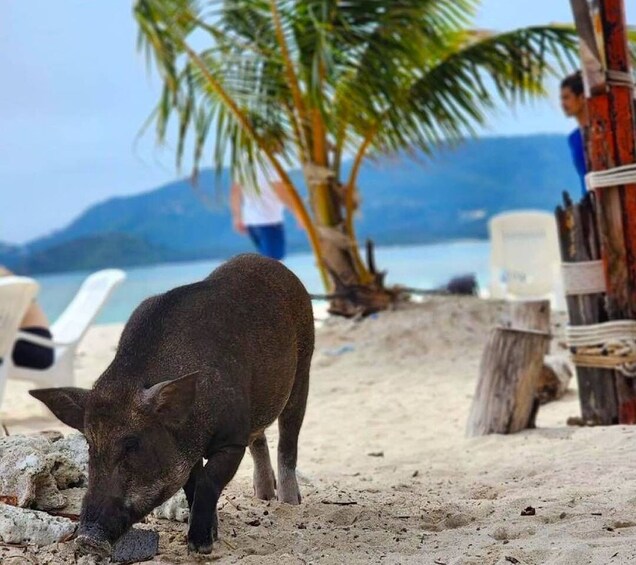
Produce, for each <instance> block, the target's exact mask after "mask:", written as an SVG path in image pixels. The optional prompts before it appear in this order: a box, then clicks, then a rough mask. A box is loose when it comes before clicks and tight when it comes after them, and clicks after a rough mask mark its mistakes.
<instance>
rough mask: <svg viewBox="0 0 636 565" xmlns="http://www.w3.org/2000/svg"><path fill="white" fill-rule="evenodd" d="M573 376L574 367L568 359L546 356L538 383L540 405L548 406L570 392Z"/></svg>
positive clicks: (558, 356) (559, 356)
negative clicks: (569, 387)
mask: <svg viewBox="0 0 636 565" xmlns="http://www.w3.org/2000/svg"><path fill="white" fill-rule="evenodd" d="M573 376H574V366H573V365H572V364H571V362H570V360H569V359H568V358H567V357H564V356H562V355H548V356H546V357H545V359H544V361H543V368H542V369H541V374H540V375H539V382H538V383H537V400H538V401H539V404H547V403H548V402H552V401H553V400H559V399H560V398H562V397H563V395H564V394H565V393H566V391H567V390H568V386H569V385H570V381H571V380H572V377H573Z"/></svg>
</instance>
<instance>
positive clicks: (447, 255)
mask: <svg viewBox="0 0 636 565" xmlns="http://www.w3.org/2000/svg"><path fill="white" fill-rule="evenodd" d="M489 252H490V248H489V244H488V243H487V242H456V243H444V244H436V245H419V246H408V247H380V248H378V249H377V253H376V255H377V264H378V268H379V269H382V270H387V271H388V273H389V274H388V277H387V281H388V283H389V284H392V283H399V284H403V285H406V286H409V287H414V288H434V287H436V286H439V285H442V284H444V283H445V282H447V281H448V280H449V279H450V278H451V277H453V276H456V275H461V274H467V273H474V274H476V275H477V278H478V280H479V284H480V286H481V287H482V288H485V285H486V283H487V282H488V263H489ZM220 263H221V261H199V262H196V263H178V264H165V265H155V266H152V267H140V268H131V269H127V275H128V278H127V279H126V281H125V282H124V283H123V284H122V285H121V286H120V287H119V289H117V291H116V292H115V294H114V295H113V296H112V298H111V299H110V301H109V302H108V303H107V304H106V306H105V308H104V310H102V313H101V314H100V316H99V318H98V319H97V323H102V324H107V323H117V322H125V321H126V320H127V319H128V316H130V313H131V312H132V311H133V310H134V309H135V308H136V307H137V305H138V304H139V303H140V302H141V301H142V300H143V299H144V298H146V297H148V296H151V295H153V294H157V293H160V292H164V291H166V290H169V289H171V288H174V287H175V286H179V285H182V284H187V283H190V282H193V281H196V280H199V279H202V278H203V277H205V276H206V275H208V274H209V273H210V272H211V271H212V270H213V269H214V268H215V267H217V266H218V265H219V264H220ZM285 264H286V265H287V266H288V267H289V268H290V269H292V270H293V271H294V272H295V273H296V274H297V275H298V276H299V277H300V278H301V279H302V281H303V282H304V283H305V286H306V287H307V289H308V290H309V291H310V292H314V293H320V292H323V289H322V287H321V283H320V279H319V276H318V273H317V271H316V268H315V266H314V259H313V257H312V256H311V255H309V254H299V255H290V256H289V257H288V259H287V260H286V261H285ZM86 275H87V273H65V274H59V275H48V276H41V277H37V279H38V282H39V283H40V285H41V291H40V296H39V300H40V302H41V304H42V306H43V307H44V310H45V311H46V313H47V314H48V315H49V317H50V318H51V319H52V320H55V318H56V317H57V316H59V314H60V313H61V312H62V311H63V310H64V308H65V307H66V305H67V304H68V303H69V301H70V300H71V299H72V298H73V295H74V294H75V292H77V289H78V288H79V286H80V284H81V282H82V280H83V279H84V278H85V277H86Z"/></svg>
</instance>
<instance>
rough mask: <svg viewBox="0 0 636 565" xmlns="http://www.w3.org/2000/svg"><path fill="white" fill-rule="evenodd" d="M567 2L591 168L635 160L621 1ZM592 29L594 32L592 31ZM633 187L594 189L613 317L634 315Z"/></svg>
mask: <svg viewBox="0 0 636 565" xmlns="http://www.w3.org/2000/svg"><path fill="white" fill-rule="evenodd" d="M571 3H572V7H573V11H574V15H575V21H576V26H577V30H578V32H579V35H580V36H581V44H582V48H581V51H582V54H583V63H584V64H583V74H584V76H585V79H586V84H587V86H588V88H587V90H588V93H587V95H588V100H587V103H588V114H589V127H588V131H587V136H586V137H587V148H586V149H587V156H588V161H589V164H590V167H591V170H592V171H604V170H607V169H610V168H613V167H618V166H620V165H628V164H632V163H634V162H636V138H635V132H634V103H633V88H632V87H631V86H630V85H629V84H628V83H626V82H625V81H617V80H615V79H613V78H612V77H611V74H612V73H615V72H619V73H626V74H629V73H631V66H630V55H629V48H628V42H627V24H626V18H625V6H624V4H623V0H593V1H592V4H591V5H592V12H590V10H589V8H590V4H589V3H588V0H571ZM586 8H587V12H586ZM590 22H591V23H592V25H590ZM590 30H594V31H595V33H594V35H591V33H590ZM599 69H600V71H601V72H599ZM608 73H610V74H608ZM623 76H626V75H623ZM635 190H636V187H635V186H628V187H625V186H617V187H608V188H602V189H597V190H596V198H597V204H598V205H597V218H598V224H599V232H600V240H601V250H602V257H603V262H604V268H605V278H606V282H607V309H608V314H609V318H610V319H611V320H622V319H634V318H635V317H636V192H635ZM614 378H615V382H616V390H617V397H618V416H619V422H620V423H623V424H635V423H636V379H630V378H626V377H623V376H621V375H619V374H616V375H615V377H614Z"/></svg>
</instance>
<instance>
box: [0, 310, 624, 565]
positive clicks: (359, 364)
mask: <svg viewBox="0 0 636 565" xmlns="http://www.w3.org/2000/svg"><path fill="white" fill-rule="evenodd" d="M500 315H501V307H500V306H498V305H496V304H492V303H491V304H488V303H485V302H481V301H478V300H474V299H448V298H447V299H435V300H431V301H429V302H426V303H424V304H422V305H418V306H412V307H409V308H408V309H406V310H403V311H399V312H392V313H385V314H383V315H381V316H379V317H378V318H376V319H370V320H367V321H365V322H363V323H353V322H350V321H344V320H335V321H333V322H330V323H328V324H326V325H325V327H323V328H322V329H321V330H320V331H319V337H318V342H317V350H316V355H315V363H314V369H313V373H312V388H311V395H310V399H309V406H308V412H307V418H306V420H305V426H304V428H303V433H302V436H301V445H300V461H299V468H300V471H301V473H302V475H303V477H304V479H305V480H304V481H303V484H301V490H302V492H303V496H304V501H303V504H302V505H301V506H300V507H290V506H282V505H279V504H278V503H264V502H260V501H256V500H254V499H253V498H252V497H251V481H250V473H251V460H250V459H249V457H246V459H245V462H244V463H243V465H242V467H241V470H240V471H239V473H238V475H237V477H236V479H235V480H234V482H233V483H232V484H231V485H230V486H229V487H228V489H227V490H226V494H225V495H224V496H223V497H222V499H221V510H220V534H221V537H222V540H223V541H221V542H219V543H218V544H216V546H215V549H214V553H213V554H212V556H211V557H208V558H207V559H200V560H199V561H201V562H206V561H207V562H212V561H214V562H215V563H217V562H218V563H235V562H239V561H240V562H241V563H276V564H292V563H294V564H295V563H328V564H339V563H348V564H349V563H351V564H354V563H355V564H357V563H396V564H397V563H400V564H402V563H408V564H410V563H413V564H415V563H418V564H419V563H424V564H435V563H436V564H448V565H450V564H465V565H467V564H474V565H488V564H501V565H507V564H509V563H522V564H543V563H552V564H576V565H582V564H598V565H601V564H603V565H604V564H615V563H625V564H627V563H636V539H635V538H636V506H635V504H636V457H635V456H636V428H626V427H618V426H617V427H612V428H587V429H573V428H567V427H566V426H565V421H566V419H567V418H568V417H569V416H574V415H578V414H579V407H578V400H577V397H576V392H575V391H574V392H569V393H568V394H567V395H566V397H565V399H563V400H561V401H559V402H556V403H552V404H550V405H547V406H545V407H543V408H542V409H541V411H540V413H539V426H540V428H539V429H537V430H534V431H528V432H525V433H522V434H517V435H515V436H489V437H485V438H479V439H472V440H467V439H465V438H464V426H465V422H466V418H467V414H468V410H469V406H470V401H471V396H472V394H473V390H474V386H475V379H476V376H477V372H478V365H479V359H480V356H481V351H482V348H483V345H484V342H485V339H486V336H487V334H488V331H489V329H490V328H491V327H492V326H494V325H495V323H496V321H497V320H498V319H499V317H500ZM120 331H121V327H119V326H103V327H97V328H94V329H93V330H92V331H91V332H90V334H89V335H88V337H87V339H86V340H85V342H84V344H83V346H82V349H81V356H80V358H79V359H78V375H79V381H80V384H82V385H89V384H90V382H91V381H92V380H93V379H94V378H95V377H97V376H98V375H99V373H100V371H101V370H103V369H104V368H105V366H106V365H107V364H108V362H109V360H110V358H111V357H112V355H113V348H114V345H115V342H116V340H117V337H118V334H119V332H120ZM334 353H340V354H338V355H334ZM27 388H28V387H27V386H26V385H24V384H22V383H9V385H8V390H7V396H6V400H5V403H4V405H3V412H4V420H5V422H6V423H7V424H8V426H9V429H10V431H11V432H12V433H17V432H22V431H28V430H33V429H42V428H48V429H50V428H60V429H62V426H60V425H58V424H56V423H55V422H54V421H52V420H50V419H46V418H43V417H40V418H39V419H36V418H34V417H33V416H34V414H41V415H42V414H43V411H42V410H40V408H39V407H38V406H37V404H36V402H35V401H31V400H30V399H29V397H28V396H27V395H26V394H25V391H26V390H27ZM269 435H270V442H271V443H273V441H274V440H275V436H276V433H275V429H272V431H271V432H270V434H269ZM334 502H347V503H351V504H350V505H342V506H341V505H335V504H332V503H334ZM527 506H533V507H535V508H536V516H533V517H522V516H521V515H520V513H521V510H523V509H524V508H525V507H527ZM254 520H258V523H259V525H249V524H248V522H251V523H254V524H255V523H257V522H254ZM148 526H149V527H153V528H156V529H158V530H159V531H160V532H161V549H162V554H161V555H160V556H158V557H157V558H156V560H155V562H157V563H186V562H193V561H196V560H194V559H193V557H192V556H187V554H186V552H185V546H184V544H183V538H184V532H185V526H184V525H179V524H171V523H167V522H162V523H157V522H154V521H151V522H150V523H149V524H148ZM5 549H6V548H5ZM11 551H13V550H11ZM16 555H22V554H21V553H16ZM63 555H65V557H63ZM5 556H6V554H0V558H4V557H5ZM69 556H70V554H69V553H68V552H66V553H65V551H64V550H62V553H61V554H53V553H51V552H49V551H48V550H45V551H43V552H40V553H39V554H38V555H37V556H33V558H34V559H35V558H36V557H37V559H36V560H35V561H34V562H38V563H58V562H59V563H62V562H68V559H69V558H70V557H69ZM65 560H66V561H65Z"/></svg>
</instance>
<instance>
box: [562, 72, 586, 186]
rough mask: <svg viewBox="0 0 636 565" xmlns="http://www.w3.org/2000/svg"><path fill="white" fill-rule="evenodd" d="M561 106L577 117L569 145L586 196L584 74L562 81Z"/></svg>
mask: <svg viewBox="0 0 636 565" xmlns="http://www.w3.org/2000/svg"><path fill="white" fill-rule="evenodd" d="M561 107H562V108H563V112H564V113H565V115H566V116H568V117H570V118H574V119H576V121H577V123H578V126H577V128H576V129H575V130H574V131H573V132H572V133H570V135H569V136H568V145H569V146H570V153H571V154H572V162H573V163H574V167H575V169H576V172H577V174H578V175H579V178H580V180H581V191H582V193H583V196H585V194H586V192H587V189H586V187H585V174H586V173H587V161H586V158H585V142H584V137H583V131H584V129H585V127H586V126H587V104H586V101H585V92H584V88H583V76H582V75H581V72H580V71H579V72H576V73H574V74H572V75H569V76H567V77H566V78H564V79H563V81H562V82H561Z"/></svg>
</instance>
